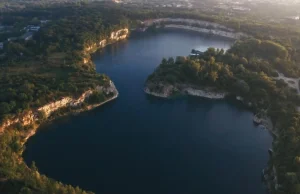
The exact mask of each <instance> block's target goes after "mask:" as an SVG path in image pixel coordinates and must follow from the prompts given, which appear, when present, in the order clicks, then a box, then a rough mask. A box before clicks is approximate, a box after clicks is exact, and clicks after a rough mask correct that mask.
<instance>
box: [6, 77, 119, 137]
mask: <svg viewBox="0 0 300 194" xmlns="http://www.w3.org/2000/svg"><path fill="white" fill-rule="evenodd" d="M95 91H101V92H103V93H105V94H113V96H112V97H111V98H110V99H108V100H107V101H105V102H108V101H110V100H112V99H115V98H117V97H118V95H119V93H118V91H117V89H116V87H115V85H114V83H113V82H112V81H110V82H109V84H108V85H107V86H97V87H96V89H95V90H92V89H89V90H87V91H85V92H84V93H83V94H82V95H81V96H80V97H78V98H74V97H69V96H67V97H62V98H61V99H60V100H57V101H54V102H50V103H48V104H46V105H44V106H42V107H40V108H38V109H36V110H30V111H27V112H26V113H23V114H20V115H16V116H15V117H13V118H11V119H7V120H6V121H4V122H3V123H2V125H1V126H0V132H3V131H4V130H5V129H6V128H8V127H10V126H12V125H14V124H17V123H18V124H21V125H22V126H26V125H30V124H33V123H34V122H35V121H37V120H39V119H40V118H39V112H43V113H44V115H45V117H46V118H48V117H49V116H50V115H51V114H52V113H53V112H55V111H57V110H59V109H61V108H65V107H72V108H76V107H80V105H82V103H83V102H84V101H85V100H86V99H88V98H89V96H90V95H92V94H93V92H95ZM105 102H103V103H100V104H97V105H91V106H90V107H89V109H91V108H95V107H97V106H100V105H102V104H104V103H105Z"/></svg>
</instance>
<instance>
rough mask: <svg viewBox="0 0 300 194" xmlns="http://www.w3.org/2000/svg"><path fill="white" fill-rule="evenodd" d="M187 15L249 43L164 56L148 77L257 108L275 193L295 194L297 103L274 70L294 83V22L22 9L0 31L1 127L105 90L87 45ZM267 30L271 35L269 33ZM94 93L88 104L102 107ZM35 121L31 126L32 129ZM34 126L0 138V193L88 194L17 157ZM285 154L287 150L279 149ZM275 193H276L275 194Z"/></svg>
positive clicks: (87, 8) (140, 11) (298, 40)
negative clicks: (268, 131)
mask: <svg viewBox="0 0 300 194" xmlns="http://www.w3.org/2000/svg"><path fill="white" fill-rule="evenodd" d="M161 17H176V18H179V17H180V18H191V19H200V20H205V21H211V22H216V23H220V24H223V25H225V26H228V27H230V28H233V29H235V30H238V31H242V32H245V33H247V34H250V35H252V36H253V37H255V38H252V39H245V40H240V41H237V42H236V43H235V44H234V45H233V47H232V48H231V49H230V50H228V51H227V52H225V51H223V50H216V49H213V48H210V49H208V50H207V51H206V52H205V54H204V55H203V56H201V57H196V58H192V57H191V58H189V57H178V58H177V59H172V58H170V59H168V60H166V59H164V60H163V61H162V64H161V65H160V67H159V68H158V69H157V70H156V71H155V72H154V74H152V75H150V77H149V80H151V81H153V82H156V81H162V82H168V83H172V84H174V83H177V82H182V83H185V82H187V83H193V84H197V85H203V86H207V85H208V86H215V87H217V88H218V89H220V90H226V91H230V92H231V93H233V94H236V95H240V96H243V97H244V98H245V100H249V101H252V102H253V108H254V109H255V111H261V110H263V111H266V112H267V114H268V115H270V116H271V118H272V121H273V122H274V123H275V125H276V127H277V128H278V133H279V134H280V135H279V137H278V139H277V140H276V141H275V142H276V143H274V152H275V154H274V157H272V159H271V160H270V163H272V165H273V164H274V165H275V166H276V168H277V171H278V182H279V184H280V185H282V188H280V190H278V191H276V192H277V193H300V170H299V166H298V165H299V163H300V162H299V161H300V159H299V157H300V153H299V151H300V147H299V145H300V144H299V143H300V142H298V141H299V140H298V139H299V137H300V134H299V132H300V129H299V124H300V123H299V122H300V121H299V119H300V115H299V113H298V112H297V111H296V108H295V107H296V106H298V105H299V102H300V101H299V97H298V95H297V94H296V92H295V91H294V90H292V89H289V88H288V87H286V84H285V83H284V82H282V81H280V80H279V81H274V80H273V79H272V77H276V76H277V72H276V70H277V71H279V72H282V73H284V74H285V75H286V76H290V77H299V74H300V71H299V65H297V64H298V62H299V60H300V52H299V48H300V36H299V35H300V30H299V29H298V28H297V26H295V25H290V24H286V25H284V26H283V25H281V24H280V25H277V24H274V23H270V22H268V21H267V20H264V19H262V18H260V19H259V20H255V21H251V20H249V19H247V16H241V17H240V18H239V19H237V18H231V17H229V16H224V15H219V14H218V13H209V14H207V13H204V12H199V11H198V10H185V9H182V10H180V11H178V10H172V9H157V10H153V9H147V8H141V7H127V6H117V5H114V4H111V3H107V2H94V3H85V2H81V3H76V4H64V5H60V6H56V5H55V4H54V5H47V6H38V5H37V6H30V7H28V8H26V9H21V10H17V11H10V12H3V13H2V17H1V24H2V25H7V26H11V27H12V28H13V30H12V31H11V32H10V33H0V40H1V41H3V42H5V44H4V49H3V50H2V51H1V52H0V86H1V87H0V120H1V121H4V120H6V119H8V118H10V117H12V116H14V115H22V114H25V113H26V112H28V111H30V110H34V109H36V108H38V107H39V106H42V105H44V104H46V103H49V102H52V101H54V100H57V99H60V98H61V97H64V96H78V95H80V94H81V93H82V92H83V91H85V90H86V89H89V88H95V87H96V86H97V85H104V84H107V82H108V81H109V78H108V77H107V76H106V75H100V74H98V73H96V71H95V66H94V64H93V63H92V62H91V61H88V63H84V62H83V61H84V59H90V54H91V53H90V52H88V51H86V50H85V48H87V47H89V46H90V45H91V44H93V43H95V42H99V41H100V40H102V39H103V38H107V37H108V36H109V35H110V33H111V32H112V31H114V30H117V29H120V28H124V27H128V28H130V29H131V28H135V27H137V26H138V25H139V22H140V21H143V20H145V19H152V18H161ZM40 20H49V22H48V23H47V24H46V25H44V26H42V28H41V29H40V30H39V31H38V32H37V33H35V34H34V35H33V37H32V39H31V40H28V41H25V40H20V39H18V40H15V41H6V40H7V38H9V37H11V36H18V35H19V32H20V30H21V29H22V28H23V27H24V26H26V25H36V24H38V23H39V21H40ZM270 32H272V33H270ZM104 99H105V97H104V96H103V95H102V94H97V93H96V94H95V95H94V96H92V97H91V98H90V100H89V101H87V102H86V103H95V102H99V101H103V100H104ZM37 124H38V123H37ZM33 127H34V126H27V127H22V126H14V127H11V128H10V129H8V130H6V131H4V133H3V134H1V136H0V191H1V192H2V191H3V193H8V194H15V193H22V194H25V193H26V194H29V193H36V194H38V193H62V194H64V193H91V192H86V191H83V190H82V189H80V188H78V187H74V186H69V185H65V184H63V183H60V182H57V181H55V180H52V179H49V178H47V177H46V176H44V175H41V174H39V172H38V169H37V168H36V166H35V164H34V163H33V164H32V165H31V166H29V167H28V166H26V164H25V163H24V161H23V159H22V151H23V150H24V149H25V148H24V146H23V143H24V134H26V133H27V132H28V131H30V129H31V128H33ZM287 150H288V151H287ZM274 193H275V192H274Z"/></svg>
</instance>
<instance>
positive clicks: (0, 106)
mask: <svg viewBox="0 0 300 194" xmlns="http://www.w3.org/2000/svg"><path fill="white" fill-rule="evenodd" d="M9 112H10V106H9V104H8V103H6V102H1V103H0V115H3V114H7V113H9Z"/></svg>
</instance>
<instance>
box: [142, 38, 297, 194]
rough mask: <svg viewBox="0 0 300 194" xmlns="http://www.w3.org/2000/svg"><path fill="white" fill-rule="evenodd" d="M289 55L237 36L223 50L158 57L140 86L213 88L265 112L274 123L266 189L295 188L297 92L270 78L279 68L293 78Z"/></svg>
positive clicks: (262, 42)
mask: <svg viewBox="0 0 300 194" xmlns="http://www.w3.org/2000/svg"><path fill="white" fill-rule="evenodd" d="M194 52H195V51H194ZM292 59H293V57H292V55H291V54H290V53H289V52H288V51H287V49H286V48H285V47H284V46H282V45H281V44H279V43H276V42H273V41H270V40H259V39H254V38H250V39H245V40H239V41H237V42H236V43H235V44H234V45H233V46H232V47H231V48H230V49H229V50H228V51H226V52H224V50H222V49H221V50H219V49H214V48H209V49H207V50H206V51H205V52H204V53H203V54H199V55H198V56H189V57H177V58H176V59H174V58H169V59H163V60H162V62H161V64H160V65H159V67H158V68H157V69H156V70H155V71H154V72H153V74H151V75H150V76H149V77H148V79H147V82H146V87H148V88H149V89H150V91H152V92H160V91H161V90H162V88H161V87H162V86H163V85H166V84H171V85H178V84H185V85H191V86H194V87H201V88H205V87H206V88H214V89H215V90H216V91H224V92H228V93H229V96H233V97H234V96H239V97H241V99H243V102H244V104H246V105H248V104H249V103H250V104H251V106H250V109H251V110H252V111H253V112H254V113H256V114H257V115H263V116H269V117H270V118H271V120H272V122H273V125H274V129H273V134H274V142H273V149H274V154H273V155H272V157H271V158H270V161H269V167H268V168H267V169H266V173H268V175H270V178H269V180H271V182H272V184H274V185H273V187H272V188H273V190H272V191H271V193H300V187H299V186H300V181H299V180H300V179H299V178H300V177H299V175H300V171H299V154H300V145H299V141H298V139H299V132H300V129H299V125H300V120H299V119H300V113H299V111H298V107H299V106H300V96H299V95H298V93H297V91H296V90H295V89H293V88H290V87H288V85H287V83H285V82H284V81H283V80H277V79H275V78H276V77H277V76H278V73H277V72H282V71H283V72H284V74H286V75H289V76H294V77H299V66H297V65H296V64H295V63H294V60H292ZM283 64H289V65H283ZM175 94H176V93H175ZM273 166H274V167H275V169H276V174H275V173H274V171H273ZM275 176H276V180H277V181H276V182H274V181H273V179H274V178H275ZM275 185H277V186H276V187H277V189H275Z"/></svg>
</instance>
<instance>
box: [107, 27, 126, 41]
mask: <svg viewBox="0 0 300 194" xmlns="http://www.w3.org/2000/svg"><path fill="white" fill-rule="evenodd" d="M128 33H129V30H128V28H124V29H121V30H118V31H116V32H112V33H111V34H110V40H114V41H118V40H123V39H125V38H127V36H128Z"/></svg>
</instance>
